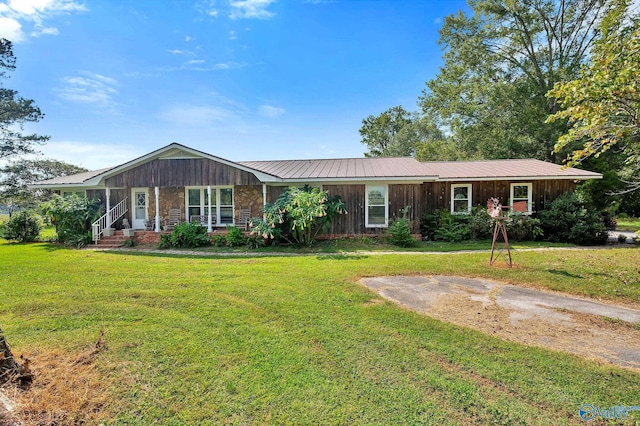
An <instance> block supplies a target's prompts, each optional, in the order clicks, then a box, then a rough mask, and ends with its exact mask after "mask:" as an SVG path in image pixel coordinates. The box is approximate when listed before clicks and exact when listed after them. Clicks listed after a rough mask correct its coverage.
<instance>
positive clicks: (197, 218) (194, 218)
mask: <svg viewBox="0 0 640 426" xmlns="http://www.w3.org/2000/svg"><path fill="white" fill-rule="evenodd" d="M208 218H209V216H206V215H202V216H201V215H191V216H189V221H190V222H191V223H199V224H200V225H202V226H204V227H206V226H208V220H209V219H208ZM215 224H216V217H215V216H211V225H215Z"/></svg>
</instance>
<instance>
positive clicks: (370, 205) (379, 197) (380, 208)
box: [365, 185, 389, 228]
mask: <svg viewBox="0 0 640 426" xmlns="http://www.w3.org/2000/svg"><path fill="white" fill-rule="evenodd" d="M366 190H367V196H366V199H365V201H366V206H365V207H366V208H365V226H366V227H367V228H384V227H386V226H387V225H388V223H389V208H388V205H389V203H388V199H389V191H388V187H387V185H367V186H366Z"/></svg>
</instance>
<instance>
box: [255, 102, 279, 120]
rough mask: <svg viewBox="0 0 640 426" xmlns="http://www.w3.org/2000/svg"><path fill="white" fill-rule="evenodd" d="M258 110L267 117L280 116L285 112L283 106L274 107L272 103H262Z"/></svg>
mask: <svg viewBox="0 0 640 426" xmlns="http://www.w3.org/2000/svg"><path fill="white" fill-rule="evenodd" d="M258 111H259V112H260V115H262V116H264V117H267V118H278V117H282V116H283V115H284V113H285V112H286V110H285V109H284V108H279V107H275V106H273V105H262V106H260V108H259V110H258Z"/></svg>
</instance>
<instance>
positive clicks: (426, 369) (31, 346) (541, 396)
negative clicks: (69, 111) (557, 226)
mask: <svg viewBox="0 0 640 426" xmlns="http://www.w3.org/2000/svg"><path fill="white" fill-rule="evenodd" d="M639 253H640V252H639V251H638V249H635V248H632V249H608V250H571V251H564V250H563V251H546V252H520V253H517V256H516V258H515V262H516V264H517V267H516V268H515V269H508V268H504V267H493V268H489V267H487V261H488V255H487V253H461V254H448V255H438V254H424V255H422V254H418V255H413V254H410V255H402V254H397V255H394V254H391V255H364V254H353V255H341V254H335V255H331V254H325V255H321V256H305V257H268V258H256V257H251V255H250V254H248V255H247V257H243V258H220V257H218V258H214V257H190V256H166V255H140V254H133V253H126V252H124V253H109V252H92V251H78V250H65V249H59V248H57V247H55V246H52V245H48V244H43V243H40V244H28V245H9V244H0V324H1V325H2V327H3V329H4V331H5V334H6V336H7V338H8V340H9V342H10V343H11V344H12V346H13V349H14V352H16V354H25V355H27V356H32V357H33V356H35V357H38V356H40V357H42V356H45V355H46V354H47V353H50V352H56V351H67V352H79V351H82V350H84V349H85V348H86V347H87V345H90V344H91V343H92V342H94V341H95V339H96V337H97V335H98V333H99V331H100V329H101V324H102V323H103V322H104V327H105V332H106V334H105V340H106V344H107V346H108V349H107V350H106V351H104V352H102V353H101V354H100V355H99V357H98V359H97V364H96V365H97V368H98V371H99V373H100V374H101V375H102V376H103V377H104V381H103V383H105V384H108V387H107V388H106V392H108V395H109V402H108V403H107V405H106V406H104V407H102V409H101V412H102V413H103V414H104V415H105V416H106V418H105V419H104V421H106V423H108V424H199V423H232V424H235V423H241V424H245V423H257V424H263V423H271V424H416V423H424V424H438V425H440V424H455V423H458V424H459V423H462V424H469V423H475V424H489V423H497V424H510V423H511V424H581V423H582V421H581V420H580V418H579V417H578V409H579V407H580V406H581V405H582V404H584V403H590V404H593V405H596V406H603V407H609V406H613V405H637V404H638V401H637V398H638V394H639V393H638V392H639V390H640V386H639V385H638V383H640V374H638V373H636V372H632V371H629V370H624V369H620V368H615V367H611V366H608V365H599V364H597V363H595V362H592V361H588V360H584V359H581V358H577V357H574V356H572V355H569V354H565V353H560V352H554V351H550V350H545V349H540V348H533V347H527V346H523V345H519V344H515V343H509V342H505V341H502V340H500V339H497V338H494V337H491V336H486V335H483V334H481V333H479V332H476V331H473V330H469V329H465V328H462V327H457V326H453V325H449V324H445V323H442V322H440V321H437V320H434V319H431V318H429V317H426V316H421V315H418V314H416V313H413V312H410V311H407V310H404V309H402V308H400V307H398V306H396V305H394V304H392V303H390V302H387V301H384V300H383V299H382V298H381V297H380V296H378V295H376V294H374V293H371V292H369V291H368V290H366V289H365V288H363V287H361V286H359V285H358V284H357V283H356V282H355V281H356V280H357V278H358V277H362V276H379V275H413V274H448V275H463V276H482V277H486V278H492V279H497V280H501V281H504V282H511V283H519V284H524V285H528V286H534V287H543V288H550V289H554V290H559V291H566V292H570V293H576V294H583V295H590V296H594V297H599V298H605V299H613V300H617V301H622V302H636V303H637V302H639V301H640V271H639V269H638V261H637V260H638V254H639ZM585 338H590V336H585ZM603 344H611V342H603ZM36 380H38V377H36ZM85 409H86V407H85ZM78 415H79V416H82V413H80V414H78ZM630 418H631V419H632V421H633V419H636V420H637V419H638V418H639V417H638V414H637V413H633V412H631V413H630Z"/></svg>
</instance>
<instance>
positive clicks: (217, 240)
mask: <svg viewBox="0 0 640 426" xmlns="http://www.w3.org/2000/svg"><path fill="white" fill-rule="evenodd" d="M212 242H213V245H214V246H216V247H224V246H226V245H227V237H226V235H221V234H214V235H213V239H212Z"/></svg>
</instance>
